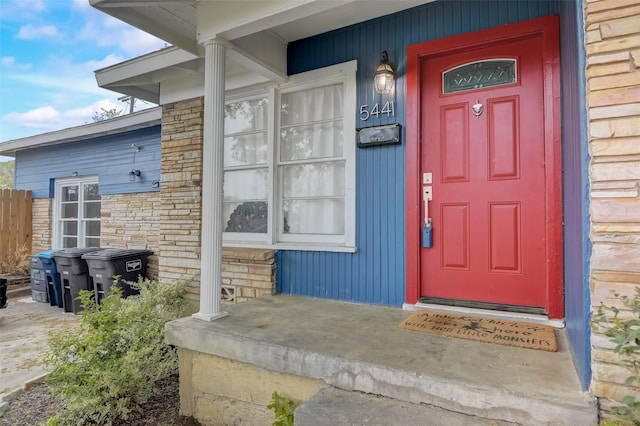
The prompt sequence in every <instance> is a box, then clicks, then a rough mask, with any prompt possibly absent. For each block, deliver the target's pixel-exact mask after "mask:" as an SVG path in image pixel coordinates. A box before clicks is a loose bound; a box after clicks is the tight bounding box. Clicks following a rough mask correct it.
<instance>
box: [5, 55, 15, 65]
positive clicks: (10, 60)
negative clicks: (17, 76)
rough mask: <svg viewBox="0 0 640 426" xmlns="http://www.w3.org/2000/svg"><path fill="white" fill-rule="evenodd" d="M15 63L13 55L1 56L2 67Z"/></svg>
mask: <svg viewBox="0 0 640 426" xmlns="http://www.w3.org/2000/svg"><path fill="white" fill-rule="evenodd" d="M15 63H16V58H14V57H13V56H3V57H2V66H3V67H12V66H13V65H14V64H15Z"/></svg>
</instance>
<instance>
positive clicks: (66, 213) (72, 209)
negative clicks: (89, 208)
mask: <svg viewBox="0 0 640 426" xmlns="http://www.w3.org/2000/svg"><path fill="white" fill-rule="evenodd" d="M77 217H78V204H76V203H71V204H63V205H62V219H70V218H77Z"/></svg>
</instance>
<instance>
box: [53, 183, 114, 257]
mask: <svg viewBox="0 0 640 426" xmlns="http://www.w3.org/2000/svg"><path fill="white" fill-rule="evenodd" d="M71 185H77V186H78V236H77V238H78V244H77V247H84V246H85V245H84V242H85V235H84V227H83V226H81V223H82V221H83V214H84V212H83V202H84V200H83V197H84V189H83V188H84V186H85V185H98V176H83V177H72V178H62V179H56V180H55V192H54V197H53V215H52V216H53V224H52V225H53V226H52V231H53V232H52V234H51V246H52V247H54V248H61V247H62V237H63V235H62V222H61V220H62V218H61V215H60V210H61V204H62V188H63V187H65V186H71ZM100 208H101V209H102V202H101V203H100ZM100 222H102V219H100ZM100 234H102V232H100ZM100 240H102V235H100Z"/></svg>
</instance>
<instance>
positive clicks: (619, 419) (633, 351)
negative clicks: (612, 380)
mask: <svg viewBox="0 0 640 426" xmlns="http://www.w3.org/2000/svg"><path fill="white" fill-rule="evenodd" d="M614 296H615V297H619V298H620V300H621V301H622V304H623V306H624V307H625V309H623V310H621V309H618V308H616V307H615V306H605V305H603V304H601V305H600V307H599V308H598V311H597V313H595V314H594V316H593V320H592V322H591V325H592V328H593V330H594V331H599V332H601V333H604V334H605V335H606V336H607V337H608V338H609V341H610V342H612V343H614V344H615V345H616V346H615V348H614V350H613V351H614V352H615V353H617V354H618V356H619V359H620V363H621V365H622V366H623V367H625V368H626V369H627V371H629V377H627V380H626V382H625V384H626V385H627V386H635V387H636V388H637V387H638V386H640V357H639V355H640V289H637V290H636V294H635V295H634V297H628V296H622V297H621V296H620V295H619V294H616V293H614ZM629 391H630V392H631V391H632V389H629ZM631 393H635V392H631ZM622 404H623V405H620V406H617V407H613V408H612V409H611V412H612V414H613V415H614V416H615V418H616V421H610V420H609V421H604V422H603V424H604V425H638V424H640V401H638V400H637V398H636V397H635V396H634V395H627V396H625V397H623V399H622Z"/></svg>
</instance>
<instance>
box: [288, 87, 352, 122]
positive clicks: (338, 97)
mask: <svg viewBox="0 0 640 426" xmlns="http://www.w3.org/2000/svg"><path fill="white" fill-rule="evenodd" d="M342 98H343V90H342V84H334V85H331V86H324V87H317V88H314V89H308V90H301V91H298V92H292V93H285V94H283V95H282V97H281V107H280V117H281V125H282V126H289V125H293V124H302V123H309V122H312V121H324V120H334V119H338V118H342V116H343V112H342V108H343V99H342Z"/></svg>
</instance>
